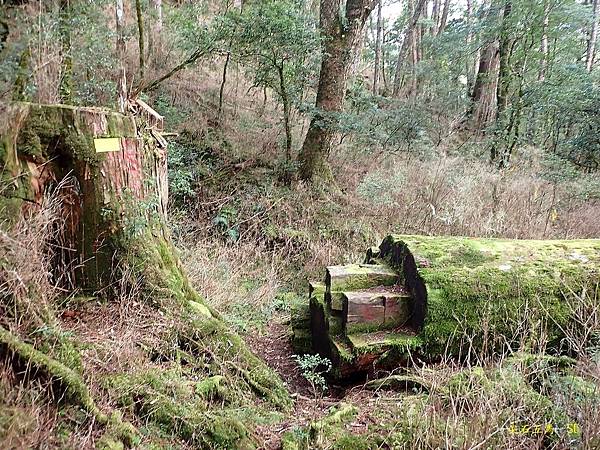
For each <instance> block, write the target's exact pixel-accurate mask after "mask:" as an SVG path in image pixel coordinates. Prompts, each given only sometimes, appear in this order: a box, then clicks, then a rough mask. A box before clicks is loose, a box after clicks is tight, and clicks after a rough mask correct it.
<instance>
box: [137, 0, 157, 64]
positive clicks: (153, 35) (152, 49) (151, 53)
mask: <svg viewBox="0 0 600 450" xmlns="http://www.w3.org/2000/svg"><path fill="white" fill-rule="evenodd" d="M136 1H137V0H136ZM151 4H152V27H151V28H152V29H151V31H150V33H149V34H148V59H149V61H150V64H151V65H153V66H156V65H157V64H156V61H157V58H158V57H159V56H160V54H161V53H162V29H163V13H162V0H151Z"/></svg>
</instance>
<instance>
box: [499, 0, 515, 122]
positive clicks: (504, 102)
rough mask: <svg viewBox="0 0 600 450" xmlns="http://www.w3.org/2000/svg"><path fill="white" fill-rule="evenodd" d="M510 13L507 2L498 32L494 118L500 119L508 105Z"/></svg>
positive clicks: (510, 7) (510, 9)
mask: <svg viewBox="0 0 600 450" xmlns="http://www.w3.org/2000/svg"><path fill="white" fill-rule="evenodd" d="M511 11H512V2H511V0H507V1H506V2H505V4H504V10H503V13H502V28H501V31H500V45H499V47H498V58H499V64H500V65H499V67H498V86H497V87H496V99H497V114H496V117H498V119H501V115H502V114H503V113H504V111H505V110H506V109H507V108H508V103H509V92H508V91H509V87H510V81H511V80H510V78H511V74H510V56H511V48H512V43H513V39H512V38H511V36H510V33H509V30H508V20H509V16H510V14H511Z"/></svg>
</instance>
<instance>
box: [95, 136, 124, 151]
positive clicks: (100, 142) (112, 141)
mask: <svg viewBox="0 0 600 450" xmlns="http://www.w3.org/2000/svg"><path fill="white" fill-rule="evenodd" d="M94 147H96V153H107V152H118V151H119V150H121V138H99V139H94Z"/></svg>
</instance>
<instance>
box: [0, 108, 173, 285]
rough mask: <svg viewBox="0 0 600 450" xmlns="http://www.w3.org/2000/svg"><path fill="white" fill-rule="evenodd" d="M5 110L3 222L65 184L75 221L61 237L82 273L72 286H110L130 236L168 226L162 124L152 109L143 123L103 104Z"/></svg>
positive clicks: (67, 258) (66, 257)
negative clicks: (153, 115) (155, 117)
mask: <svg viewBox="0 0 600 450" xmlns="http://www.w3.org/2000/svg"><path fill="white" fill-rule="evenodd" d="M0 109H1V112H2V114H1V116H2V121H1V122H0V165H1V167H2V171H1V173H0V184H1V185H2V189H1V190H0V222H3V223H4V224H5V225H7V223H10V222H11V221H13V220H15V219H16V218H17V217H19V216H21V215H22V214H24V213H26V212H27V210H30V209H32V208H33V209H34V208H36V207H37V205H38V204H40V202H41V199H42V197H43V196H44V195H46V194H47V193H48V191H49V190H50V189H51V188H57V187H58V192H57V195H60V196H61V198H62V200H63V211H62V215H63V219H64V220H65V223H66V225H67V226H66V232H65V233H64V235H63V236H60V237H59V236H57V239H59V238H60V239H61V241H60V242H59V244H60V247H61V248H62V249H63V250H64V251H63V252H62V257H63V261H62V264H61V265H62V266H63V267H70V268H72V270H73V272H74V273H73V277H71V280H72V284H73V286H70V287H75V286H77V287H83V288H86V289H89V290H99V289H102V288H104V287H106V286H107V285H109V284H110V282H111V280H113V279H114V276H115V273H113V269H114V267H115V266H116V265H117V263H118V262H119V260H120V259H122V256H123V254H124V253H126V252H129V251H130V249H129V248H126V247H128V245H127V243H128V242H131V241H133V240H134V239H135V238H137V237H139V236H141V235H143V234H144V233H150V232H151V233H153V234H157V233H158V234H160V233H162V229H161V224H162V223H163V222H164V219H165V218H166V204H167V195H168V191H167V186H168V181H167V166H166V149H165V143H164V140H162V142H161V140H160V138H156V137H153V136H156V135H159V134H160V131H161V130H160V125H161V124H160V123H159V122H157V121H154V122H152V121H151V120H150V118H149V116H148V114H146V115H139V116H138V117H139V120H138V123H136V121H135V120H134V118H133V117H132V116H126V115H123V114H119V113H115V112H112V111H109V110H104V109H100V108H81V107H77V108H76V107H71V106H65V105H52V106H48V105H36V104H28V103H17V104H11V105H3V106H0ZM65 180H68V181H67V182H65ZM61 182H63V184H61ZM153 241H155V240H153Z"/></svg>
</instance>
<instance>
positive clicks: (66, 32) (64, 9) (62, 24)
mask: <svg viewBox="0 0 600 450" xmlns="http://www.w3.org/2000/svg"><path fill="white" fill-rule="evenodd" d="M70 17H71V4H70V0H60V13H59V33H60V41H61V42H60V43H61V53H62V73H61V75H60V86H59V88H58V93H59V97H60V101H61V103H64V104H68V105H72V104H73V56H72V52H71V26H70V24H69V19H70Z"/></svg>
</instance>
